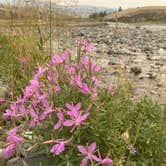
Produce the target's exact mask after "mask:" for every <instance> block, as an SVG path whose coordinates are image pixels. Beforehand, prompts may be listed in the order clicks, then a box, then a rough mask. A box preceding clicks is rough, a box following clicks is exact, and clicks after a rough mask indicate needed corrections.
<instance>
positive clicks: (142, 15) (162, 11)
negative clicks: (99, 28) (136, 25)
mask: <svg viewBox="0 0 166 166" xmlns="http://www.w3.org/2000/svg"><path fill="white" fill-rule="evenodd" d="M116 18H118V21H120V22H143V21H164V22H166V6H148V7H138V8H132V9H126V10H123V11H121V12H118V13H117V16H116V14H110V15H107V16H106V17H105V18H104V20H106V21H116Z"/></svg>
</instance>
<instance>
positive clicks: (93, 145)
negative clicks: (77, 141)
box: [88, 142, 96, 153]
mask: <svg viewBox="0 0 166 166" xmlns="http://www.w3.org/2000/svg"><path fill="white" fill-rule="evenodd" d="M95 149H96V142H93V143H91V144H90V146H89V147H88V152H89V153H93V152H94V150H95Z"/></svg>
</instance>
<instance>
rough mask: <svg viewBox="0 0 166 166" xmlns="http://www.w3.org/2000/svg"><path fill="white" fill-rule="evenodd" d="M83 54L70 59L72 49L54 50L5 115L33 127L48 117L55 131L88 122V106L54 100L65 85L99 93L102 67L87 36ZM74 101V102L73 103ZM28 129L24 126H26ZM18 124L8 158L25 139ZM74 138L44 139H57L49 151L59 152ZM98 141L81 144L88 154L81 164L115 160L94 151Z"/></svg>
mask: <svg viewBox="0 0 166 166" xmlns="http://www.w3.org/2000/svg"><path fill="white" fill-rule="evenodd" d="M79 44H80V48H81V55H80V61H77V62H75V61H73V60H71V59H72V58H71V51H69V50H66V51H64V52H63V53H62V54H54V55H53V57H52V59H51V61H50V63H48V64H46V66H44V67H41V66H38V68H37V72H36V73H35V74H34V76H33V78H32V79H31V80H30V81H29V85H28V86H26V87H25V90H24V92H23V96H22V98H17V101H15V102H12V103H11V104H10V107H9V108H8V109H7V110H6V111H5V113H4V114H3V117H4V118H5V119H7V118H11V119H14V120H17V119H26V124H27V122H28V125H29V126H26V127H25V128H26V129H27V130H33V128H35V127H36V126H40V127H42V125H43V123H44V122H46V121H49V124H50V125H52V129H53V130H54V131H57V132H58V131H61V130H62V129H63V128H64V127H65V128H69V129H70V133H73V132H74V131H75V129H76V128H77V127H78V126H82V125H86V124H87V123H86V121H87V119H88V117H89V115H90V109H89V107H88V108H87V109H86V110H83V109H82V108H81V107H82V104H81V102H79V101H78V102H76V101H75V102H71V103H64V106H60V107H59V106H58V103H54V101H53V100H52V98H53V96H55V95H58V94H61V93H62V92H61V91H62V89H64V87H66V86H68V88H73V89H74V90H75V91H77V93H78V94H80V95H86V96H87V97H90V99H91V100H92V101H95V99H96V98H97V97H98V88H99V87H100V81H99V80H98V79H97V74H98V72H100V70H101V67H100V66H98V65H96V64H95V63H94V62H93V61H92V60H91V58H90V57H88V55H87V53H89V52H90V51H91V50H92V49H93V47H94V45H93V44H92V43H90V44H88V43H86V41H85V40H81V41H80V43H79ZM74 103H75V104H74ZM24 130H25V129H24ZM17 131H18V128H14V129H13V130H11V131H10V132H9V135H8V137H7V142H8V143H9V145H7V147H6V148H5V158H10V157H11V156H12V155H13V154H14V152H15V150H16V148H17V146H18V145H19V144H20V143H22V142H23V139H22V138H20V137H19V136H18V135H17V133H16V132H17ZM71 140H72V139H69V140H66V141H65V140H64V139H56V140H49V141H45V142H44V143H46V144H50V143H54V145H53V146H52V148H51V150H50V152H51V153H54V154H55V155H60V154H61V153H62V152H63V151H65V145H66V144H68V143H70V142H71ZM95 148H96V144H95V143H93V144H91V145H90V146H89V147H87V148H85V147H83V146H78V150H79V151H80V152H81V153H82V154H83V155H84V156H85V158H84V159H83V161H82V165H86V164H87V161H88V160H95V161H97V162H98V163H100V164H103V165H110V164H111V163H112V160H110V159H109V158H108V157H106V158H105V159H102V158H101V156H99V157H97V156H95V155H93V153H94V150H95Z"/></svg>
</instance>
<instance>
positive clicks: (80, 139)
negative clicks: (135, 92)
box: [0, 36, 166, 166]
mask: <svg viewBox="0 0 166 166" xmlns="http://www.w3.org/2000/svg"><path fill="white" fill-rule="evenodd" d="M11 41H12V40H9V39H7V38H6V37H5V36H1V37H0V44H1V48H0V58H1V59H2V60H3V61H0V67H1V79H3V80H4V81H5V82H7V83H9V87H10V86H11V85H10V83H11V82H12V87H13V92H14V94H17V95H18V94H22V89H23V88H24V87H25V85H27V83H28V81H29V80H30V79H31V78H32V73H33V71H34V70H35V69H36V65H37V64H44V62H45V63H46V59H43V58H41V57H42V50H40V49H39V48H38V46H37V43H36V45H35V47H33V49H31V50H30V49H29V51H31V56H32V57H31V58H32V59H30V62H29V63H28V66H27V70H26V72H25V73H24V72H23V70H22V69H23V68H22V67H25V66H21V62H20V58H21V57H19V56H18V55H20V56H21V54H18V53H19V52H18V50H17V49H18V48H21V46H20V45H19V44H23V45H24V46H26V45H25V44H26V43H22V42H21V41H20V39H19V40H16V41H17V43H15V45H14V46H12V45H11V43H12V42H11ZM29 44H30V43H29ZM31 44H32V43H31ZM32 45H33V44H32ZM16 46H18V47H16ZM34 49H36V51H35V52H38V54H36V53H35V52H33V50H34ZM33 53H34V54H33ZM22 55H25V52H24V53H22ZM26 58H29V57H26ZM127 87H128V86H124V87H123V88H120V89H117V90H116V91H115V95H114V96H112V95H110V93H109V91H108V90H107V89H101V90H100V91H99V94H98V96H99V98H98V99H97V100H96V101H95V102H94V103H93V105H92V108H91V114H90V117H89V118H88V124H90V125H85V126H82V127H81V128H78V129H77V130H76V131H75V132H74V133H73V134H74V137H75V136H76V137H75V139H74V140H73V141H72V143H71V144H70V145H69V147H68V148H67V150H66V151H65V152H64V153H63V154H62V155H61V156H59V157H53V156H52V155H49V154H48V152H49V149H48V147H47V146H45V145H41V146H40V147H38V148H36V149H34V150H33V151H34V152H35V153H39V154H45V153H46V154H47V156H48V159H49V160H47V161H46V160H43V161H41V162H40V165H45V166H46V165H50V164H51V163H54V164H57V165H60V164H61V165H63V166H66V165H67V164H68V165H79V163H80V161H81V159H82V157H80V156H78V151H77V148H76V146H77V145H78V144H80V143H81V144H84V145H85V144H86V142H93V141H94V140H95V142H96V143H97V145H98V148H99V149H100V150H101V151H102V155H103V156H106V155H107V153H108V152H109V153H110V157H111V159H113V161H114V164H113V165H115V166H119V165H126V166H129V165H130V166H132V165H133V166H134V165H138V166H143V165H152V166H153V165H154V166H162V165H163V166H164V165H165V164H166V158H165V156H166V128H165V127H166V123H165V120H166V119H164V116H163V115H164V112H163V111H162V110H161V108H160V107H159V106H158V105H157V104H155V103H153V102H152V101H151V100H150V99H148V98H143V99H142V100H141V101H138V102H134V101H132V98H131V94H130V90H129V89H128V88H127ZM70 99H74V100H75V101H81V102H82V107H83V108H84V107H86V106H87V105H90V104H91V103H90V102H91V101H90V100H88V98H86V97H85V96H82V95H78V94H77V93H75V92H73V93H70V94H69V93H67V91H66V95H64V92H62V93H61V94H60V95H59V97H56V103H58V104H59V105H63V103H64V101H69V100H70ZM5 105H6V104H5ZM1 108H3V104H1ZM3 111H4V110H3V109H1V114H2V112H3ZM7 124H8V123H7ZM7 124H6V126H5V128H10V126H8V125H7ZM3 125H4V123H3V121H1V126H3ZM45 130H50V129H49V128H40V130H39V129H38V128H36V131H35V132H36V133H38V135H40V136H41V135H42V136H43V137H47V132H45ZM65 133H66V130H64V131H63V132H62V133H61V134H65ZM65 135H66V134H65ZM2 138H3V139H5V138H4V137H2ZM1 141H2V140H1ZM34 141H35V142H38V143H39V144H40V140H36V139H34Z"/></svg>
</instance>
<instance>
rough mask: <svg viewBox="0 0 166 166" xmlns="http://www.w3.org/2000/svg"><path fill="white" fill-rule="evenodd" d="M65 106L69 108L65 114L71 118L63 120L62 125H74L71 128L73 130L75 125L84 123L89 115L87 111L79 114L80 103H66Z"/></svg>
mask: <svg viewBox="0 0 166 166" xmlns="http://www.w3.org/2000/svg"><path fill="white" fill-rule="evenodd" d="M66 107H67V108H68V109H69V110H70V111H68V112H67V114H68V115H69V116H70V118H71V120H66V121H64V123H63V125H64V126H74V127H73V129H72V130H71V131H73V130H74V129H75V128H76V127H77V126H80V125H81V124H85V120H86V119H87V117H88V116H89V112H86V113H85V114H83V115H82V114H81V111H80V109H81V103H77V105H76V106H73V105H70V104H66Z"/></svg>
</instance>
